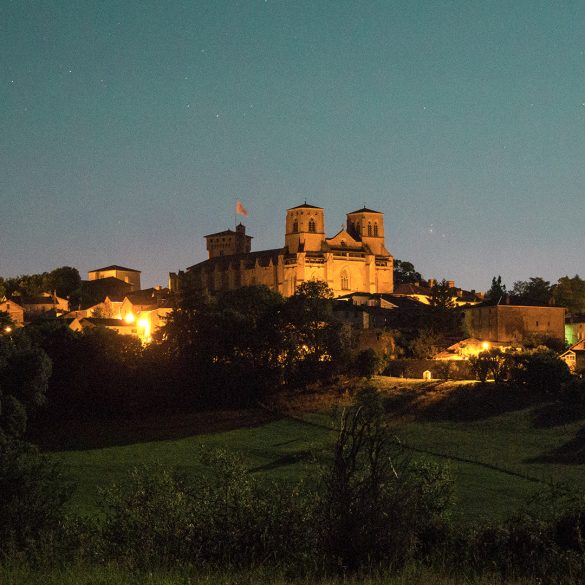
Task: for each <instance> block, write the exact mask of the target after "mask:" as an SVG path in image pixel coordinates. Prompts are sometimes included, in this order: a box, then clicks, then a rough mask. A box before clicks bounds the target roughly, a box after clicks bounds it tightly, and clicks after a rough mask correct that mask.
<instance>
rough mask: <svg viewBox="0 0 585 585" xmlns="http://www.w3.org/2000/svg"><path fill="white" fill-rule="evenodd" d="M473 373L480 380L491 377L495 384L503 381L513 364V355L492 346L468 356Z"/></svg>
mask: <svg viewBox="0 0 585 585" xmlns="http://www.w3.org/2000/svg"><path fill="white" fill-rule="evenodd" d="M469 363H470V365H471V369H472V371H473V373H474V374H475V375H476V377H477V379H478V380H479V381H480V382H485V381H486V380H487V379H488V377H490V376H491V377H492V378H493V380H494V382H495V383H496V384H499V383H501V382H503V381H504V380H505V379H506V378H507V377H508V375H509V373H510V369H511V368H512V364H513V356H512V354H510V353H506V352H504V351H502V350H501V349H500V348H498V347H493V348H492V349H488V350H486V351H482V352H480V353H479V354H478V355H477V356H472V357H471V358H469Z"/></svg>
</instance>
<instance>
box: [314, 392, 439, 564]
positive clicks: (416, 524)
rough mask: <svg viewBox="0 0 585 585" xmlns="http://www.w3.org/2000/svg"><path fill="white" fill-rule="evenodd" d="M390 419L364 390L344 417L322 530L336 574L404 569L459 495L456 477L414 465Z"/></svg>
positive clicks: (326, 486) (327, 482)
mask: <svg viewBox="0 0 585 585" xmlns="http://www.w3.org/2000/svg"><path fill="white" fill-rule="evenodd" d="M382 417H383V406H382V402H381V399H380V396H379V395H378V394H377V393H376V391H375V390H372V389H367V390H365V391H363V392H361V393H360V394H359V395H358V397H357V400H356V404H355V405H354V406H352V407H351V408H349V409H347V410H345V411H344V412H343V414H342V415H341V424H340V431H339V434H338V438H337V442H336V444H335V449H334V459H333V462H332V464H331V467H330V469H329V470H328V472H327V474H326V476H325V478H324V482H323V487H322V488H321V490H320V492H321V503H320V509H319V515H318V517H319V520H318V523H317V526H316V529H317V531H318V535H319V538H318V543H319V545H320V547H321V551H322V555H323V558H324V560H325V562H326V563H327V564H328V565H329V566H330V567H331V568H337V569H342V570H344V571H357V570H358V569H360V568H361V567H364V566H366V565H370V564H380V563H382V564H386V565H389V566H393V567H397V566H402V565H403V564H404V563H405V562H407V561H408V560H410V559H411V558H413V557H414V556H415V555H416V552H417V551H419V550H422V549H425V547H424V545H423V542H424V540H425V538H426V537H429V538H430V535H431V534H432V533H433V532H435V531H436V529H437V528H440V527H442V526H443V525H444V522H445V515H444V514H445V511H446V508H447V505H448V503H449V501H450V494H451V489H450V488H451V479H450V477H449V475H448V473H446V471H445V470H444V469H443V468H440V467H438V466H435V465H431V464H415V463H412V462H410V461H408V459H407V458H406V457H405V456H404V453H403V450H402V449H401V448H400V445H399V444H398V443H397V442H396V440H395V439H391V437H390V435H389V433H388V431H387V429H386V428H385V427H384V425H383V418H382Z"/></svg>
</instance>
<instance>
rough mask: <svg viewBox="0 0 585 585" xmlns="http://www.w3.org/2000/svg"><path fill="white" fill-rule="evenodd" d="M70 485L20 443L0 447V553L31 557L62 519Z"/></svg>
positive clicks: (26, 445)
mask: <svg viewBox="0 0 585 585" xmlns="http://www.w3.org/2000/svg"><path fill="white" fill-rule="evenodd" d="M72 487H73V486H72V484H71V483H70V482H68V481H67V480H65V478H64V476H63V474H62V472H61V469H60V468H59V466H57V465H56V464H54V463H51V462H49V460H48V459H46V458H45V457H43V456H42V455H40V454H39V452H38V451H37V449H36V448H35V447H33V446H32V445H30V444H28V443H24V442H20V441H18V442H17V441H14V442H10V443H3V444H0V494H1V497H0V554H3V555H7V554H9V553H14V552H27V553H28V554H29V557H30V556H34V552H35V551H36V552H38V551H39V550H40V549H41V548H43V547H45V544H46V542H47V541H50V540H53V537H54V535H55V534H56V533H59V532H60V531H61V529H62V527H63V524H64V520H65V505H66V503H67V502H68V501H69V498H70V496H71V493H72Z"/></svg>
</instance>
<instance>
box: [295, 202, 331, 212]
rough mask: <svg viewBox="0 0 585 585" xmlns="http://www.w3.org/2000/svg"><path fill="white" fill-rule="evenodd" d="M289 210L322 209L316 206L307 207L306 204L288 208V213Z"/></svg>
mask: <svg viewBox="0 0 585 585" xmlns="http://www.w3.org/2000/svg"><path fill="white" fill-rule="evenodd" d="M291 209H323V208H322V207H318V206H317V205H309V204H308V203H304V204H303V205H297V206H296V207H290V208H289V209H288V211H290V210H291Z"/></svg>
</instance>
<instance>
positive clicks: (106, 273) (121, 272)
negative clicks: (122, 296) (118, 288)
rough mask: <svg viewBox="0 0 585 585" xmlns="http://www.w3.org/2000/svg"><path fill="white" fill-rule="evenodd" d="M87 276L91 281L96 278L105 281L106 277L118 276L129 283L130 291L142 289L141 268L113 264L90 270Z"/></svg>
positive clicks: (117, 277)
mask: <svg viewBox="0 0 585 585" xmlns="http://www.w3.org/2000/svg"><path fill="white" fill-rule="evenodd" d="M87 276H88V280H89V282H94V281H96V280H99V281H102V282H103V280H104V279H106V278H116V279H118V280H120V281H122V282H125V283H126V284H129V285H130V292H133V291H136V290H140V270H135V269H134V268H124V266H118V265H116V264H113V265H112V266H105V267H104V268H97V269H96V270H90V271H89V272H88V273H87ZM96 284H97V283H96Z"/></svg>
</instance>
